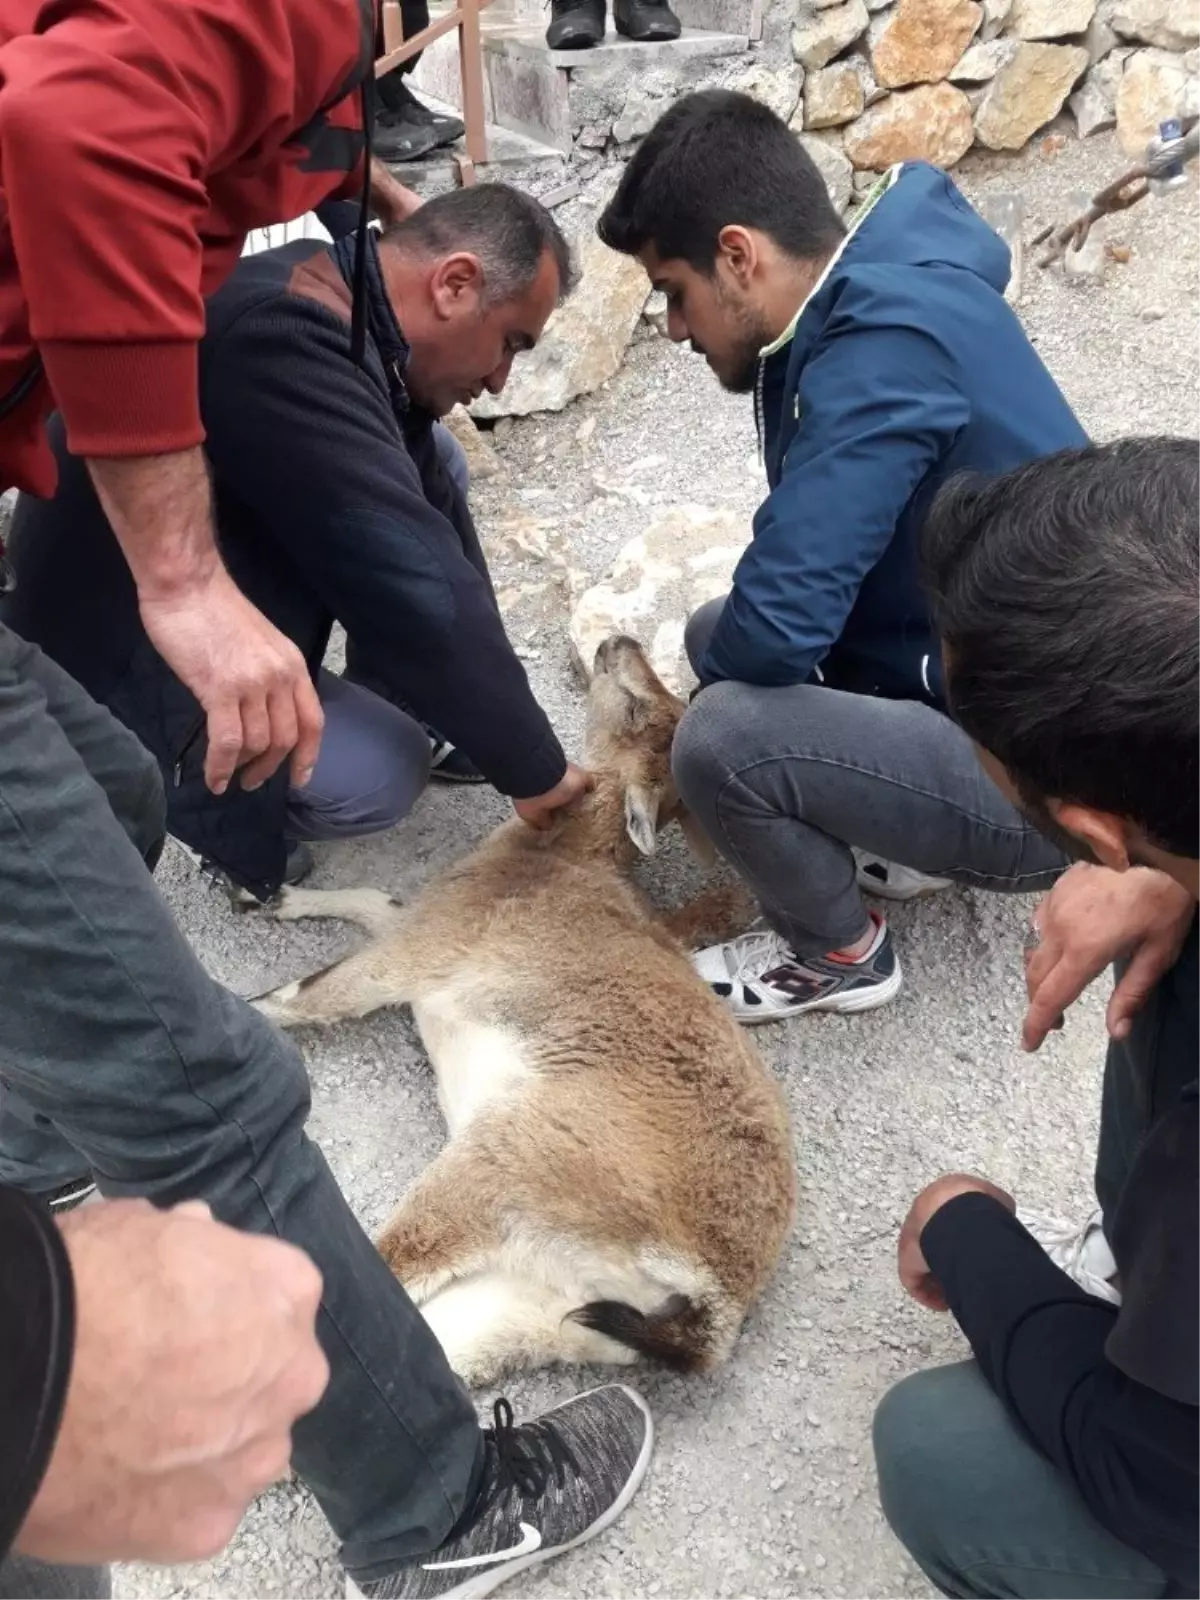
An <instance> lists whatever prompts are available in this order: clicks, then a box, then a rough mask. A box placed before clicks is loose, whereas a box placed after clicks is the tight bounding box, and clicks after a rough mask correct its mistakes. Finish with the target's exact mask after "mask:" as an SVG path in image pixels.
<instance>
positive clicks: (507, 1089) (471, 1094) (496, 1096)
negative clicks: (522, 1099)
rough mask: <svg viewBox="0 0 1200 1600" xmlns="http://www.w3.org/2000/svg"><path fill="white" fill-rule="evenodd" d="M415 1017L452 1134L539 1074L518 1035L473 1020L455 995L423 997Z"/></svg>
mask: <svg viewBox="0 0 1200 1600" xmlns="http://www.w3.org/2000/svg"><path fill="white" fill-rule="evenodd" d="M413 1016H414V1018H415V1019H416V1024H417V1027H418V1028H419V1029H420V1031H421V1039H422V1042H423V1043H424V1045H425V1048H426V1050H427V1051H428V1052H429V1059H430V1060H431V1061H432V1062H433V1066H434V1071H435V1072H436V1073H437V1080H438V1099H439V1101H440V1102H441V1107H442V1115H443V1116H444V1117H445V1119H446V1127H447V1129H448V1130H449V1132H450V1136H451V1137H452V1138H453V1137H454V1136H455V1135H457V1134H459V1133H461V1132H462V1130H463V1129H464V1128H465V1127H466V1126H467V1124H468V1123H469V1122H470V1121H471V1120H472V1119H473V1118H474V1117H475V1116H476V1115H477V1113H478V1112H480V1111H481V1110H482V1109H483V1108H484V1107H485V1106H487V1105H491V1104H494V1103H495V1102H496V1101H497V1100H507V1099H510V1098H511V1097H512V1096H513V1095H514V1093H518V1092H519V1091H520V1089H521V1087H522V1086H523V1085H524V1084H526V1083H528V1082H530V1081H531V1080H532V1078H533V1077H534V1070H533V1068H532V1067H530V1066H529V1065H528V1063H527V1062H526V1060H525V1057H524V1053H523V1050H522V1045H521V1041H520V1040H519V1039H518V1038H517V1037H516V1035H515V1034H513V1033H511V1032H509V1031H508V1030H507V1029H505V1028H498V1027H495V1026H494V1025H493V1024H491V1023H481V1022H472V1021H471V1019H470V1018H469V1017H467V1016H465V1015H464V1014H463V1007H462V1006H461V1004H460V1003H459V1002H458V1001H457V1000H456V999H455V997H454V996H453V994H452V993H449V992H446V991H443V992H442V993H441V994H439V995H434V996H431V997H430V998H427V999H423V1000H420V1001H418V1002H417V1003H416V1004H415V1005H414V1006H413Z"/></svg>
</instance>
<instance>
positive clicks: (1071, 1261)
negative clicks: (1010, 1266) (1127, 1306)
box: [1017, 1208, 1121, 1306]
mask: <svg viewBox="0 0 1200 1600" xmlns="http://www.w3.org/2000/svg"><path fill="white" fill-rule="evenodd" d="M1017 1221H1018V1222H1019V1223H1021V1224H1022V1226H1023V1227H1024V1228H1025V1229H1026V1231H1027V1232H1029V1233H1031V1234H1032V1235H1033V1237H1034V1238H1035V1239H1036V1240H1037V1242H1038V1243H1039V1244H1040V1245H1041V1247H1042V1249H1043V1250H1044V1251H1045V1252H1046V1254H1047V1255H1048V1256H1049V1257H1050V1259H1051V1261H1053V1263H1054V1265H1055V1266H1056V1267H1061V1268H1062V1270H1063V1271H1064V1272H1065V1273H1066V1275H1067V1277H1068V1278H1071V1279H1073V1280H1074V1282H1075V1283H1077V1284H1078V1285H1079V1287H1080V1288H1081V1289H1086V1290H1087V1292H1088V1294H1094V1295H1095V1296H1096V1298H1097V1299H1098V1300H1107V1301H1108V1303H1109V1305H1111V1306H1119V1305H1120V1304H1121V1292H1120V1290H1119V1289H1115V1288H1114V1287H1113V1285H1112V1283H1111V1282H1110V1281H1109V1280H1110V1279H1111V1278H1114V1277H1115V1276H1116V1272H1117V1263H1116V1261H1115V1260H1114V1259H1113V1253H1112V1251H1111V1250H1110V1249H1109V1247H1108V1240H1107V1239H1106V1238H1105V1237H1104V1227H1103V1221H1102V1218H1101V1216H1100V1213H1099V1211H1093V1212H1092V1214H1091V1216H1090V1217H1089V1218H1088V1219H1087V1221H1086V1222H1085V1223H1084V1224H1083V1226H1082V1227H1079V1225H1078V1224H1077V1223H1071V1222H1064V1221H1063V1220H1062V1218H1061V1217H1047V1216H1044V1215H1043V1214H1042V1213H1041V1212H1040V1211H1022V1210H1020V1209H1019V1208H1018V1210H1017Z"/></svg>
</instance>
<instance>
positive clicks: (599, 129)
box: [575, 122, 612, 150]
mask: <svg viewBox="0 0 1200 1600" xmlns="http://www.w3.org/2000/svg"><path fill="white" fill-rule="evenodd" d="M611 137H612V125H611V123H602V122H593V123H589V124H588V125H587V126H585V127H582V128H580V130H579V132H578V133H577V134H576V136H575V143H576V144H578V145H581V146H582V147H583V149H585V150H603V149H604V146H605V145H606V144H607V143H608V141H609V139H610V138H611Z"/></svg>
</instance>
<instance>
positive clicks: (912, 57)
mask: <svg viewBox="0 0 1200 1600" xmlns="http://www.w3.org/2000/svg"><path fill="white" fill-rule="evenodd" d="M982 20H983V7H982V6H981V5H979V4H977V0H900V3H899V5H898V6H897V7H896V9H895V11H894V12H893V13H892V15H891V17H890V18H889V19H888V22H887V26H886V27H885V28H883V30H882V31H881V32H880V34H879V37H878V39H877V40H876V41H875V44H874V47H873V48H872V51H871V65H872V67H873V68H874V70H875V76H876V77H877V78H878V79H879V82H880V83H881V84H882V85H883V86H884V88H887V89H898V88H902V87H903V86H904V85H905V84H909V83H937V82H939V81H940V80H941V79H942V78H944V77H945V76H946V75H947V73H948V72H949V71H950V69H951V67H953V66H954V64H955V62H956V61H958V60H959V58H960V57H961V55H962V53H963V51H964V50H965V49H966V48H967V46H968V45H969V44H970V42H971V40H972V39H973V38H974V37H975V34H976V32H977V30H978V28H979V24H980V22H981V21H982Z"/></svg>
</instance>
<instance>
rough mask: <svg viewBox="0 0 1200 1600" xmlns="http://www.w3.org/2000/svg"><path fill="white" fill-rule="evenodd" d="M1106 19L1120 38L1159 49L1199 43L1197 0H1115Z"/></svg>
mask: <svg viewBox="0 0 1200 1600" xmlns="http://www.w3.org/2000/svg"><path fill="white" fill-rule="evenodd" d="M1108 20H1109V22H1110V24H1111V25H1112V27H1113V28H1115V30H1116V31H1117V32H1118V33H1119V34H1121V35H1122V37H1123V38H1126V39H1136V40H1137V41H1138V42H1139V43H1141V44H1153V45H1157V46H1158V47H1159V49H1160V50H1190V49H1191V48H1192V46H1193V45H1196V44H1200V6H1197V4H1196V0H1117V4H1116V5H1115V6H1114V7H1113V10H1112V13H1111V15H1110V16H1109V19H1108Z"/></svg>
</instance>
